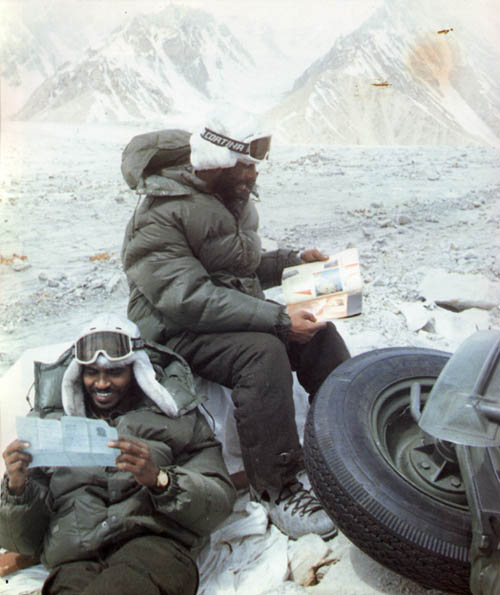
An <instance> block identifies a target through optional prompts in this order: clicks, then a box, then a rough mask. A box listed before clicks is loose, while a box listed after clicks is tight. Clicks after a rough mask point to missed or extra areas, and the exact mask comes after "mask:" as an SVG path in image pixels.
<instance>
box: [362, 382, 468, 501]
mask: <svg viewBox="0 0 500 595" xmlns="http://www.w3.org/2000/svg"><path fill="white" fill-rule="evenodd" d="M435 380H436V379H435V378H428V377H421V378H411V379H405V380H402V381H399V382H396V383H394V384H392V385H390V386H388V387H386V388H385V389H384V390H383V391H381V392H380V393H379V395H378V396H377V398H376V400H375V402H374V405H373V407H372V411H371V416H370V430H371V435H372V439H373V440H374V442H375V444H376V446H377V448H378V450H379V452H380V454H381V455H382V457H383V458H384V459H385V460H386V462H387V463H388V464H389V465H390V466H391V467H392V468H393V469H394V471H395V472H396V473H398V475H400V476H401V477H402V478H403V479H404V480H405V481H406V482H407V483H409V484H410V485H412V486H413V487H414V488H416V489H417V490H419V491H420V492H423V493H424V494H426V495H427V496H429V497H431V498H433V499H435V500H437V501H439V502H442V503H444V504H447V505H449V506H452V507H454V508H459V509H463V510H467V508H468V506H467V498H466V495H465V491H464V485H463V483H462V478H461V476H460V470H459V467H458V464H457V462H456V459H455V452H454V449H453V447H452V445H450V444H448V443H443V442H440V441H435V440H433V439H432V438H430V437H429V436H427V435H425V434H424V433H423V432H422V431H421V430H420V428H419V427H418V424H417V423H416V422H415V420H414V419H413V417H412V415H411V410H410V393H411V390H412V386H413V385H414V384H415V383H418V385H419V386H418V388H419V390H420V398H421V402H425V399H426V398H427V397H428V395H429V393H430V391H431V388H432V386H433V384H434V382H435Z"/></svg>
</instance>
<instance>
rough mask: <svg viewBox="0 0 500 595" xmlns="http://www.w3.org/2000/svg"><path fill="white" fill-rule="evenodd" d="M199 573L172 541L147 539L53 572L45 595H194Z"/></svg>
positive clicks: (127, 543)
mask: <svg viewBox="0 0 500 595" xmlns="http://www.w3.org/2000/svg"><path fill="white" fill-rule="evenodd" d="M197 588H198V570H197V568H196V564H195V563H194V561H193V559H192V558H191V556H190V555H189V553H188V551H187V550H186V549H185V548H183V547H182V546H180V545H179V544H178V543H176V542H175V541H173V540H172V539H168V538H165V537H159V536H157V535H147V536H141V537H134V538H132V539H130V541H127V542H125V543H124V544H123V545H121V546H117V547H114V548H110V549H108V551H106V550H105V551H103V552H102V554H101V555H100V556H99V557H98V559H92V560H77V561H75V562H67V563H65V564H61V565H60V566H57V567H56V568H54V569H53V570H52V572H51V573H50V574H49V576H48V577H47V580H46V581H45V584H44V586H43V589H42V595H49V594H50V595H66V594H67V595H70V594H71V595H77V594H78V595H194V594H195V593H196V590H197Z"/></svg>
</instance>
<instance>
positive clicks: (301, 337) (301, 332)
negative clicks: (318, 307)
mask: <svg viewBox="0 0 500 595" xmlns="http://www.w3.org/2000/svg"><path fill="white" fill-rule="evenodd" d="M288 314H289V316H290V320H291V321H292V325H291V327H290V330H289V332H288V339H289V340H290V341H296V342H297V343H308V342H309V341H310V340H311V339H312V338H313V337H314V335H315V334H316V333H317V332H318V331H319V330H320V329H322V328H324V327H325V326H326V322H325V321H323V322H318V321H317V319H316V316H314V314H313V313H312V312H309V311H308V310H296V311H294V312H292V314H290V312H289V313H288Z"/></svg>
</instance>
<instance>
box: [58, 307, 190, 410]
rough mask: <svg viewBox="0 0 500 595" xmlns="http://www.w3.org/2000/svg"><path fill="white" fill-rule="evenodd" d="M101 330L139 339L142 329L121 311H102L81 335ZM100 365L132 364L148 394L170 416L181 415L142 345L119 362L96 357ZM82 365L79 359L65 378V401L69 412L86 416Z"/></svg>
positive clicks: (63, 398) (69, 369)
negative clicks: (107, 312) (114, 312)
mask: <svg viewBox="0 0 500 595" xmlns="http://www.w3.org/2000/svg"><path fill="white" fill-rule="evenodd" d="M99 331H117V332H120V333H124V334H126V335H128V336H129V337H130V338H131V339H139V338H140V332H139V328H138V327H137V325H136V324H134V323H133V322H132V321H130V320H128V319H127V318H124V317H122V316H118V315H117V314H101V315H99V316H98V317H97V318H95V319H94V320H93V321H92V322H91V323H90V325H89V326H88V327H86V328H85V329H84V330H83V332H82V333H81V334H80V337H79V338H81V337H83V336H86V335H89V334H92V333H96V332H99ZM96 363H97V365H98V366H100V367H103V368H116V367H117V366H120V367H121V366H129V365H132V369H133V372H134V376H135V379H136V380H137V384H138V385H139V386H140V388H141V389H142V391H143V392H144V394H145V395H146V396H148V397H149V398H150V399H151V400H152V401H153V402H154V403H156V405H158V407H159V408H160V409H161V410H162V411H163V412H164V413H165V414H166V415H168V416H169V417H177V416H178V415H179V409H178V407H177V404H176V402H175V400H174V398H173V397H172V395H171V394H170V393H169V392H168V390H167V389H166V388H165V387H164V386H162V385H161V384H160V383H159V382H158V381H157V380H156V376H155V371H154V368H153V365H152V364H151V361H150V359H149V357H148V355H147V353H146V352H145V351H144V349H142V348H140V349H137V350H135V351H134V352H133V353H131V354H130V355H129V356H128V357H127V358H125V359H122V360H119V361H115V362H113V361H110V360H109V359H108V358H107V357H106V356H105V355H104V354H102V353H101V354H100V355H99V357H98V358H97V360H96ZM82 368H83V366H82V365H81V364H79V363H78V362H77V361H76V359H73V360H72V362H71V363H70V364H69V366H68V368H67V369H66V372H65V373H64V376H63V380H62V386H61V391H62V404H63V409H64V412H65V413H66V415H79V416H82V417H84V416H85V400H84V391H83V384H82Z"/></svg>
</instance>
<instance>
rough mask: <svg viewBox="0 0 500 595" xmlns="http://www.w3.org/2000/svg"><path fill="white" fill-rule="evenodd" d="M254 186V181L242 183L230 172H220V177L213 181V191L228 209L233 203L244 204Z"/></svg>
mask: <svg viewBox="0 0 500 595" xmlns="http://www.w3.org/2000/svg"><path fill="white" fill-rule="evenodd" d="M254 185H255V181H243V180H241V178H239V177H238V176H235V175H234V174H233V173H232V172H229V171H225V170H222V173H221V175H220V176H219V177H218V178H217V180H216V181H215V184H214V187H213V190H214V192H215V193H216V194H218V195H219V196H220V197H221V199H222V201H223V202H224V204H225V205H226V206H227V207H228V208H229V206H230V205H231V204H234V203H236V204H237V203H246V202H247V201H248V199H249V198H250V193H251V192H252V189H253V187H254Z"/></svg>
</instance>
